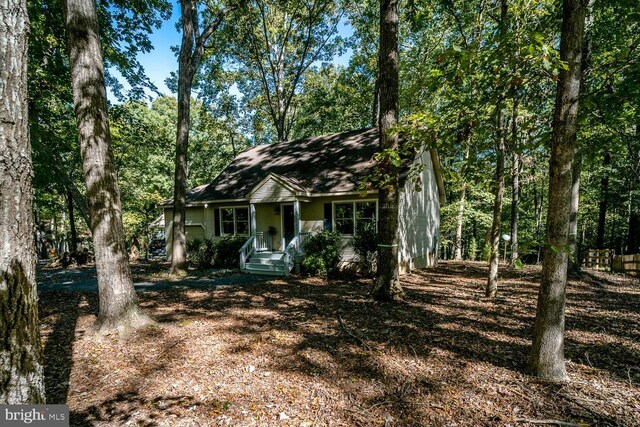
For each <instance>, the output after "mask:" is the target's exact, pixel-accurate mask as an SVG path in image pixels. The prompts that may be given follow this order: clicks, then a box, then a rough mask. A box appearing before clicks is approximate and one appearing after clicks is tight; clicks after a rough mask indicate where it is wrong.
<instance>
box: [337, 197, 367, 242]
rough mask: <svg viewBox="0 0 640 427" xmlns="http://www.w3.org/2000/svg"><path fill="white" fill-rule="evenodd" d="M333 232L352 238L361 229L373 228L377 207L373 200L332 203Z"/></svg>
mask: <svg viewBox="0 0 640 427" xmlns="http://www.w3.org/2000/svg"><path fill="white" fill-rule="evenodd" d="M333 212H334V223H335V230H336V231H337V232H339V233H340V234H343V235H347V236H349V235H350V236H353V235H354V234H355V233H356V232H357V231H358V230H359V229H361V228H362V227H375V226H376V217H377V206H376V202H375V201H374V200H371V201H362V202H337V203H334V211H333Z"/></svg>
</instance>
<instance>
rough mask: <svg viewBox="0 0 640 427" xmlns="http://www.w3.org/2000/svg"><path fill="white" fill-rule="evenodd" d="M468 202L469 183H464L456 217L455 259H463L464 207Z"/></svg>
mask: <svg viewBox="0 0 640 427" xmlns="http://www.w3.org/2000/svg"><path fill="white" fill-rule="evenodd" d="M466 201H467V183H466V182H464V181H463V182H462V188H460V201H459V205H458V214H457V216H456V240H455V243H454V245H455V253H454V255H453V259H455V260H458V261H459V260H461V259H462V229H463V226H464V205H465V203H466Z"/></svg>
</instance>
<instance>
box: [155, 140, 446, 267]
mask: <svg viewBox="0 0 640 427" xmlns="http://www.w3.org/2000/svg"><path fill="white" fill-rule="evenodd" d="M378 147H379V145H378V130H377V129H375V128H370V129H365V130H358V131H350V132H343V133H338V134H333V135H324V136H319V137H312V138H306V139H301V140H297V141H287V142H278V143H274V144H270V145H260V146H256V147H253V148H251V149H248V150H246V151H244V152H242V153H241V154H239V155H238V156H237V157H236V158H235V159H234V160H233V162H231V164H229V165H228V166H227V167H226V168H225V169H224V170H223V171H222V172H221V173H220V175H218V176H217V177H216V178H215V179H214V180H213V181H211V183H209V184H206V185H202V186H200V187H196V188H194V189H192V190H190V191H189V192H188V194H187V215H186V233H187V239H194V238H212V239H217V238H221V237H222V236H227V235H235V236H238V235H240V236H246V238H247V242H246V244H245V245H244V247H243V249H242V251H241V253H240V254H239V256H240V258H241V259H240V263H241V268H242V269H243V270H245V271H248V272H254V273H259V272H262V273H267V274H279V275H286V274H288V273H289V271H291V268H292V267H293V262H294V259H295V258H296V257H300V256H303V253H302V243H303V241H304V239H305V238H307V236H309V235H310V234H311V233H313V232H316V231H318V230H323V229H326V230H336V231H338V232H340V234H341V235H342V237H343V245H342V256H343V261H345V262H349V261H352V260H353V257H354V254H353V250H352V249H351V245H350V242H351V240H352V239H353V236H354V231H355V230H356V229H357V225H358V223H359V222H363V221H372V222H376V221H377V217H378V206H377V191H369V192H366V193H363V192H362V191H359V184H360V182H361V181H362V180H363V179H364V178H365V177H366V176H367V175H368V174H370V173H371V171H372V170H373V168H374V167H375V164H374V161H373V160H372V158H373V155H374V153H375V152H376V151H377V150H378ZM415 162H419V163H421V164H422V165H423V169H422V171H421V174H420V181H421V185H420V190H419V191H415V188H416V185H415V182H414V181H411V180H409V179H407V172H408V170H409V167H408V166H407V167H406V168H404V169H403V171H402V172H401V186H402V190H401V193H400V211H399V212H400V214H399V215H400V218H399V237H400V239H399V240H400V242H399V260H398V261H399V263H400V268H401V271H402V272H406V271H409V270H411V269H414V268H424V267H427V266H431V265H433V264H434V263H435V259H436V250H437V247H438V232H439V225H440V203H441V202H443V201H444V197H445V196H444V185H443V181H442V177H441V173H440V163H439V160H438V155H437V153H436V151H435V150H431V151H425V152H422V153H420V154H419V155H418V156H417V157H416V159H415ZM171 203H172V202H171V201H168V202H166V203H164V205H163V207H164V215H165V230H166V233H165V235H166V241H167V255H168V256H170V255H171V254H170V250H171V244H170V243H171V229H172V216H173V212H172V206H171ZM270 227H271V228H272V231H273V228H275V235H274V236H270V235H269V233H268V230H269V228H270Z"/></svg>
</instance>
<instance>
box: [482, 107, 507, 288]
mask: <svg viewBox="0 0 640 427" xmlns="http://www.w3.org/2000/svg"><path fill="white" fill-rule="evenodd" d="M496 108H497V110H498V112H497V119H496V120H497V127H498V128H497V137H496V138H497V144H496V176H495V183H494V193H493V194H494V197H495V199H494V201H493V221H492V223H491V230H490V235H489V245H490V249H491V254H490V256H489V278H488V280H487V286H486V289H485V296H486V297H488V298H495V297H496V295H497V294H498V262H499V260H500V225H501V217H502V204H503V200H504V149H505V142H504V123H503V121H504V120H503V115H502V101H499V102H498V106H497V107H496Z"/></svg>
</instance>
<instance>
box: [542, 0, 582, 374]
mask: <svg viewBox="0 0 640 427" xmlns="http://www.w3.org/2000/svg"><path fill="white" fill-rule="evenodd" d="M587 4H588V0H565V1H564V3H563V19H562V35H561V39H560V59H561V60H562V61H564V62H565V63H566V64H567V68H566V69H563V70H562V71H561V72H560V76H559V80H558V87H557V95H556V105H555V111H554V116H553V119H554V120H553V134H552V139H551V158H550V161H549V207H548V210H547V229H546V245H545V248H544V258H543V262H542V281H541V284H540V292H539V294H538V306H537V311H536V322H535V329H534V336H533V347H532V349H531V354H530V357H529V369H530V371H531V372H532V373H533V374H534V375H536V376H538V377H541V378H544V379H549V380H565V379H566V378H567V372H566V369H565V362H564V310H565V302H566V283H567V266H568V252H569V250H568V248H569V218H570V212H571V188H572V163H573V158H574V155H575V147H576V127H577V126H576V122H577V116H578V100H579V95H580V83H581V78H582V73H581V61H582V39H583V35H584V26H585V16H586V11H587Z"/></svg>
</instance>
